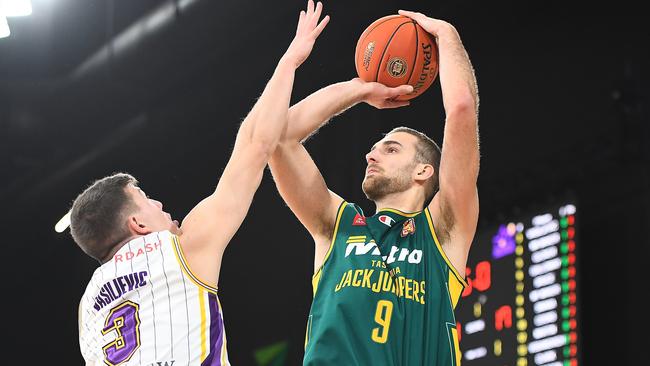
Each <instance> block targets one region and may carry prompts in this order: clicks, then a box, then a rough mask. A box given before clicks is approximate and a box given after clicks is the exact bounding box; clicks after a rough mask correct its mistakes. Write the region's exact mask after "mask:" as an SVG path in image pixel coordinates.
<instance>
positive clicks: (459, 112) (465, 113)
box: [445, 94, 478, 122]
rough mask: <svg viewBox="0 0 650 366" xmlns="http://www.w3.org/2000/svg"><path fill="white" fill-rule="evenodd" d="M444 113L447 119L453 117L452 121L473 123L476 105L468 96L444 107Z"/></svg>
mask: <svg viewBox="0 0 650 366" xmlns="http://www.w3.org/2000/svg"><path fill="white" fill-rule="evenodd" d="M445 113H446V114H447V117H450V116H453V117H455V118H454V119H461V120H466V119H469V120H472V121H474V122H475V121H476V115H477V113H478V108H477V103H476V101H475V100H474V98H472V96H471V95H469V94H468V95H466V96H464V97H462V98H458V99H456V100H454V102H453V103H449V105H447V106H445Z"/></svg>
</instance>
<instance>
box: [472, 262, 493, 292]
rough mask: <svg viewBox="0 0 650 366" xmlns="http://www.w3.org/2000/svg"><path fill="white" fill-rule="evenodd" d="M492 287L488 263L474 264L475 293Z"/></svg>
mask: <svg viewBox="0 0 650 366" xmlns="http://www.w3.org/2000/svg"><path fill="white" fill-rule="evenodd" d="M491 285H492V274H491V267H490V262H488V261H482V262H478V263H477V264H476V276H475V277H474V288H475V289H476V290H477V291H485V290H487V289H489V288H490V286H491Z"/></svg>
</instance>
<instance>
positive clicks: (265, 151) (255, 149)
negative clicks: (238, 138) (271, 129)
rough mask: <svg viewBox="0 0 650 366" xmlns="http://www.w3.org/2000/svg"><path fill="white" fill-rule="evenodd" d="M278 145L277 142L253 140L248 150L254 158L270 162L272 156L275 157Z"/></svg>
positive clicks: (263, 139)
mask: <svg viewBox="0 0 650 366" xmlns="http://www.w3.org/2000/svg"><path fill="white" fill-rule="evenodd" d="M277 145H278V141H277V140H273V139H269V138H260V139H253V141H251V143H250V145H249V146H248V149H249V151H250V152H251V153H252V154H253V155H254V156H256V157H259V158H260V159H263V160H264V161H268V160H269V159H270V158H271V155H273V152H274V151H275V148H276V147H277Z"/></svg>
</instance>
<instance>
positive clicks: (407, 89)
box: [390, 85, 413, 97]
mask: <svg viewBox="0 0 650 366" xmlns="http://www.w3.org/2000/svg"><path fill="white" fill-rule="evenodd" d="M412 92H413V86H411V85H400V86H398V87H395V88H391V90H390V94H391V97H397V96H400V95H404V94H409V93H412Z"/></svg>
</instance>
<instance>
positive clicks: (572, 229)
mask: <svg viewBox="0 0 650 366" xmlns="http://www.w3.org/2000/svg"><path fill="white" fill-rule="evenodd" d="M567 234H569V239H573V237H574V236H575V235H576V229H574V228H572V227H570V228H568V229H567Z"/></svg>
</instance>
